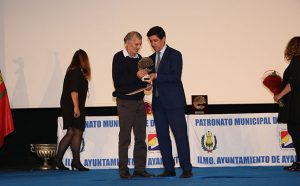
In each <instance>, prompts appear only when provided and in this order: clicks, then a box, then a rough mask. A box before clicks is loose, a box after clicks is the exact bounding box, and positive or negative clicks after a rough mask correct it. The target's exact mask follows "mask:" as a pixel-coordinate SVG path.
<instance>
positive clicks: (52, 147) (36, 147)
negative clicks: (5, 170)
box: [30, 144, 57, 170]
mask: <svg viewBox="0 0 300 186" xmlns="http://www.w3.org/2000/svg"><path fill="white" fill-rule="evenodd" d="M30 146H31V148H30V151H31V152H33V153H35V154H36V155H37V156H38V157H39V158H41V159H43V160H44V164H43V165H42V166H41V167H40V168H39V169H41V170H49V169H51V166H50V165H49V164H48V160H49V159H51V158H53V157H54V156H55V155H56V149H57V148H56V144H30Z"/></svg>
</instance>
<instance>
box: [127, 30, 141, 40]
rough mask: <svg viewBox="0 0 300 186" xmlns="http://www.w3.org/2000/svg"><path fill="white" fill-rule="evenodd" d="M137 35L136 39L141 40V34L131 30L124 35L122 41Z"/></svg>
mask: <svg viewBox="0 0 300 186" xmlns="http://www.w3.org/2000/svg"><path fill="white" fill-rule="evenodd" d="M134 37H137V38H138V39H140V40H142V35H141V34H140V33H138V32H136V31H131V32H129V33H128V34H126V36H125V37H124V43H126V42H127V41H130V40H131V39H132V38H134Z"/></svg>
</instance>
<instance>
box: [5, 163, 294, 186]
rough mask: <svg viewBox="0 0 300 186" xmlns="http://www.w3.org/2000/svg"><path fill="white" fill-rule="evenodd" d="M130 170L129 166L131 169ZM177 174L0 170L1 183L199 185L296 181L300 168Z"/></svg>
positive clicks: (199, 170)
mask: <svg viewBox="0 0 300 186" xmlns="http://www.w3.org/2000/svg"><path fill="white" fill-rule="evenodd" d="M147 170H148V171H149V172H150V173H153V174H159V173H161V172H162V171H163V169H160V168H159V169H147ZM131 172H132V170H131ZM176 173H177V177H169V178H158V177H154V178H133V179H130V180H122V179H120V178H119V175H118V170H117V169H102V170H91V171H89V172H79V171H59V170H50V171H37V170H32V171H1V172H0V178H1V182H0V185H5V186H14V185H18V186H19V185H28V186H29V185H30V186H40V185H43V186H45V185H97V186H99V185H101V186H106V185H107V186H111V185H113V186H118V185H122V186H132V185H138V186H153V185H160V186H164V185H171V186H184V185H189V186H196V185H197V186H199V185H205V186H210V185H222V186H227V185H231V186H232V185H243V186H248V185H249V186H250V185H255V186H258V185H272V186H277V185H278V186H282V185H286V184H289V185H298V184H299V182H300V176H299V175H300V172H289V171H285V170H283V168H282V167H281V166H272V167H226V168H194V169H193V173H194V176H193V177H192V178H189V179H181V178H179V175H180V174H181V170H180V169H179V168H178V169H176Z"/></svg>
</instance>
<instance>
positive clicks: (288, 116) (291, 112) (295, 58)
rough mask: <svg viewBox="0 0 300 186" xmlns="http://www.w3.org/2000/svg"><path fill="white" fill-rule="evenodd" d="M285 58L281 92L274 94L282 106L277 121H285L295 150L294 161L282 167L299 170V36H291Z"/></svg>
mask: <svg viewBox="0 0 300 186" xmlns="http://www.w3.org/2000/svg"><path fill="white" fill-rule="evenodd" d="M284 57H285V59H286V60H287V61H288V62H289V65H288V67H287V68H286V69H285V71H284V74H283V80H282V84H281V92H280V93H279V94H277V95H275V96H274V100H275V101H277V102H278V101H279V100H282V101H283V103H284V107H282V108H279V113H278V122H280V123H287V129H288V132H289V134H290V136H291V137H292V140H293V145H294V148H295V151H296V157H297V159H296V162H294V163H293V164H292V165H290V166H287V167H284V169H286V170H290V171H300V37H299V36H297V37H294V38H292V39H291V40H290V41H289V42H288V44H287V47H286V49H285V53H284Z"/></svg>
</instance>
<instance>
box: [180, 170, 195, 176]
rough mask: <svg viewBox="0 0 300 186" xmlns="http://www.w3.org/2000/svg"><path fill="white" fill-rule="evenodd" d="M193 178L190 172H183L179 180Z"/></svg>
mask: <svg viewBox="0 0 300 186" xmlns="http://www.w3.org/2000/svg"><path fill="white" fill-rule="evenodd" d="M192 176H193V173H192V171H183V172H182V174H181V175H180V178H190V177H192Z"/></svg>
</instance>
